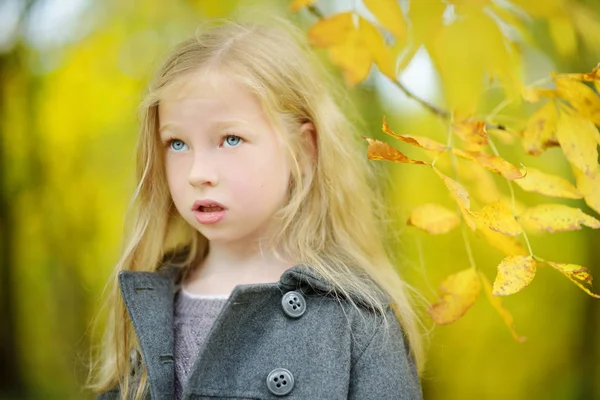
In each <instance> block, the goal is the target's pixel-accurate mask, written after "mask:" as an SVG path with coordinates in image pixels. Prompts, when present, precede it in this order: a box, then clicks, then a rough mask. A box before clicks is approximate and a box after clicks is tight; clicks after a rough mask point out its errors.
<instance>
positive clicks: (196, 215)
mask: <svg viewBox="0 0 600 400" xmlns="http://www.w3.org/2000/svg"><path fill="white" fill-rule="evenodd" d="M159 132H160V139H161V142H162V143H163V146H164V152H165V168H166V176H167V181H168V185H169V189H170V191H171V196H172V198H173V202H174V204H175V206H176V207H177V210H178V211H179V213H180V214H181V215H182V216H183V218H184V219H185V220H186V221H187V222H188V223H189V224H190V225H191V226H192V227H194V228H195V229H197V230H198V231H200V233H202V234H203V235H204V236H205V237H206V238H207V239H208V240H209V241H211V242H213V243H215V242H220V243H236V244H251V243H255V242H256V240H258V238H259V237H260V236H261V235H262V234H264V233H265V230H266V228H267V227H268V226H269V224H270V223H271V219H272V218H271V217H272V216H273V214H274V213H275V212H276V211H277V210H279V209H280V208H281V207H282V206H283V205H284V203H285V202H286V200H287V193H288V184H289V180H290V167H289V163H288V157H287V156H286V155H287V152H286V150H285V147H284V143H283V141H282V140H281V136H280V134H279V133H278V132H277V131H276V130H275V129H274V128H273V127H272V126H271V124H270V123H269V121H268V119H267V117H266V115H265V114H264V112H263V110H262V107H261V105H260V102H259V100H258V99H257V98H256V97H255V96H254V95H253V94H252V93H251V92H250V91H249V90H248V89H247V88H246V87H245V86H243V85H242V84H240V83H238V82H237V81H235V80H233V79H228V78H227V77H224V76H222V75H218V74H193V75H189V76H186V77H185V78H183V80H181V81H180V82H179V83H175V84H174V85H171V87H170V88H169V89H168V90H167V91H166V93H165V95H164V97H163V98H162V99H161V101H160V103H159Z"/></svg>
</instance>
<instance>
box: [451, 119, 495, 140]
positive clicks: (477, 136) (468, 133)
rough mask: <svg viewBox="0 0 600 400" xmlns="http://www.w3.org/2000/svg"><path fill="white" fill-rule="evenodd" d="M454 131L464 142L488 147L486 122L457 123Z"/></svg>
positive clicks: (454, 125) (453, 126)
mask: <svg viewBox="0 0 600 400" xmlns="http://www.w3.org/2000/svg"><path fill="white" fill-rule="evenodd" d="M452 129H453V130H454V133H455V134H456V136H458V137H459V138H461V140H463V141H464V142H467V143H472V144H477V145H486V144H487V143H488V135H487V132H486V130H485V122H484V121H461V122H455V123H454V124H453V125H452Z"/></svg>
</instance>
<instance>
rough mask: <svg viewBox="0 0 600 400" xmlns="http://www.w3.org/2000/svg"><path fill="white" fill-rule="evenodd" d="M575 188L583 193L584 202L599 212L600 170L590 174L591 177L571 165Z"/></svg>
mask: <svg viewBox="0 0 600 400" xmlns="http://www.w3.org/2000/svg"><path fill="white" fill-rule="evenodd" d="M573 173H574V175H575V181H576V182H577V188H578V189H579V191H580V192H581V194H582V195H583V198H584V199H585V203H586V204H587V205H588V206H589V207H590V208H591V209H592V210H594V211H596V212H597V213H598V214H600V171H597V172H595V173H594V174H592V176H591V177H589V176H587V175H586V174H584V173H583V172H581V171H580V170H579V169H578V168H576V167H573Z"/></svg>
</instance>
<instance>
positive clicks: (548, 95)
mask: <svg viewBox="0 0 600 400" xmlns="http://www.w3.org/2000/svg"><path fill="white" fill-rule="evenodd" d="M521 95H522V96H523V98H524V99H525V100H526V101H528V102H530V103H537V102H538V101H540V100H541V99H553V98H555V97H557V96H558V92H557V91H556V90H552V89H537V88H531V87H525V88H523V89H522V90H521Z"/></svg>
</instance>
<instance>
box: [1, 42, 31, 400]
mask: <svg viewBox="0 0 600 400" xmlns="http://www.w3.org/2000/svg"><path fill="white" fill-rule="evenodd" d="M14 59H15V54H14V52H11V53H8V54H4V55H2V56H0V87H5V82H7V81H8V79H10V76H11V70H12V68H14V66H13V65H11V60H14ZM7 100H8V99H6V98H5V97H4V94H3V93H2V95H0V118H2V119H4V115H5V102H6V101H7ZM3 127H4V128H5V126H4V125H2V124H0V321H1V322H0V370H1V371H2V373H1V374H0V397H5V396H9V397H10V396H14V397H18V398H23V397H24V394H25V385H24V379H23V375H22V373H21V368H20V363H19V355H18V347H17V337H16V307H15V304H16V296H15V295H14V293H15V291H14V290H13V289H14V282H13V278H12V268H13V265H14V264H13V261H14V260H13V257H12V249H13V248H14V243H13V242H14V240H13V239H14V234H13V232H12V230H13V227H14V222H15V221H14V220H13V219H12V215H13V212H12V210H11V199H10V198H9V197H10V196H11V193H10V191H8V190H7V184H6V177H7V175H8V173H9V172H8V170H9V165H7V163H6V159H7V156H6V153H5V149H4V142H5V140H7V135H8V133H7V132H4V130H3V129H2V128H3Z"/></svg>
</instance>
